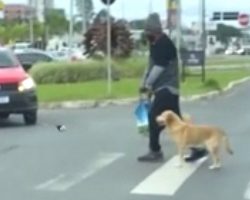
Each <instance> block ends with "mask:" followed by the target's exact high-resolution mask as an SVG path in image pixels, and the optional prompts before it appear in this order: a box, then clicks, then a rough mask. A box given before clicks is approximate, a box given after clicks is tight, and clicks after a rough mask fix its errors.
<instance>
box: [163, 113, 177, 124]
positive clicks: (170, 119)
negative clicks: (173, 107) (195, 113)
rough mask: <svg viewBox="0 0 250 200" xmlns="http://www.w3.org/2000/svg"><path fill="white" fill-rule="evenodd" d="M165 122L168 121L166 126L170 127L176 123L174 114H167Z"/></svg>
mask: <svg viewBox="0 0 250 200" xmlns="http://www.w3.org/2000/svg"><path fill="white" fill-rule="evenodd" d="M165 120H166V124H168V125H170V124H172V123H173V122H174V121H175V116H174V114H173V113H172V112H171V113H170V112H169V113H167V114H166V116H165Z"/></svg>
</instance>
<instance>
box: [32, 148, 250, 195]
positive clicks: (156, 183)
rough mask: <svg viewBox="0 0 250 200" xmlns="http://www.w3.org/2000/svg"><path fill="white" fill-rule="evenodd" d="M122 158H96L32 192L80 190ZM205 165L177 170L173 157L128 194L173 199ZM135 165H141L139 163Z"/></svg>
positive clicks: (248, 189)
mask: <svg viewBox="0 0 250 200" xmlns="http://www.w3.org/2000/svg"><path fill="white" fill-rule="evenodd" d="M125 157H126V154H125V153H120V152H115V153H100V154H97V155H96V156H95V157H94V158H93V159H92V160H90V161H89V162H88V165H87V166H84V167H83V169H82V170H81V171H78V172H77V171H76V172H75V173H73V174H62V173H61V174H58V175H57V176H55V177H52V178H51V179H49V180H44V181H43V182H41V183H38V184H37V185H36V186H35V187H34V188H33V189H34V190H35V191H40V192H41V191H44V192H46V191H53V192H67V191H68V190H70V189H72V188H74V187H76V186H78V187H79V185H81V184H82V183H83V182H87V181H88V180H91V178H93V177H95V176H98V175H99V173H100V172H101V171H104V173H105V170H107V169H108V168H110V167H111V166H112V165H113V164H114V163H117V162H121V161H123V159H124V158H125ZM206 161H208V158H207V157H205V158H203V159H200V160H199V161H197V162H195V163H191V164H185V165H184V166H183V167H181V168H179V167H177V164H178V163H179V158H178V156H173V157H172V158H171V159H169V160H167V161H166V162H165V163H162V164H161V165H160V166H159V167H157V168H156V169H154V170H153V171H151V172H150V173H149V174H148V175H147V176H145V177H143V178H142V179H141V181H139V182H137V183H136V184H135V185H133V186H131V190H130V191H127V192H128V194H129V195H134V196H136V195H137V196H139V195H146V196H148V195H149V196H156V197H157V196H165V197H172V196H175V195H176V194H177V193H178V191H179V190H180V189H181V188H182V186H183V185H184V183H188V181H189V180H191V179H192V176H193V175H194V174H195V173H196V172H197V171H198V170H199V168H200V167H201V166H202V165H203V164H204V163H205V162H206ZM135 162H136V161H135ZM206 164H208V163H206ZM138 165H143V164H141V163H138ZM144 167H145V165H144ZM206 169H207V172H208V173H210V172H211V171H209V170H208V168H207V166H206ZM124 170H127V169H126V166H124ZM128 172H129V170H128ZM218 173H220V172H218ZM243 198H244V200H250V182H249V184H248V186H247V187H246V190H245V193H244V197H243Z"/></svg>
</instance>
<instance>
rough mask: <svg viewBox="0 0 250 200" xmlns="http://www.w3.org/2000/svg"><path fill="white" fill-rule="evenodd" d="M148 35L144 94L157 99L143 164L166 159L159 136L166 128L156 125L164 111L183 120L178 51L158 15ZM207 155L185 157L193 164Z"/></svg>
mask: <svg viewBox="0 0 250 200" xmlns="http://www.w3.org/2000/svg"><path fill="white" fill-rule="evenodd" d="M145 34H146V37H147V39H148V41H149V45H150V49H149V52H150V54H149V67H148V68H147V69H146V71H145V74H144V77H143V82H142V86H141V88H140V93H141V95H145V94H148V93H151V92H152V93H153V95H154V99H153V102H152V105H151V109H150V111H149V149H150V151H149V152H148V153H147V154H145V155H143V156H140V157H139V158H138V160H139V161H141V162H157V161H161V160H163V153H162V151H161V146H160V143H159V139H160V133H161V131H162V130H163V128H164V127H160V126H159V125H158V124H157V122H156V117H157V116H158V115H160V114H161V113H162V112H163V111H165V110H172V111H174V112H175V113H176V114H178V115H179V116H180V117H181V112H180V105H179V70H178V57H177V49H176V47H175V45H174V43H173V42H172V41H171V40H170V38H169V37H168V36H167V35H166V34H165V33H163V30H162V26H161V22H160V17H159V15H158V14H156V13H153V14H150V15H149V17H148V19H147V22H146V26H145ZM204 155H206V151H205V150H203V149H202V150H198V149H192V153H191V155H190V156H189V157H187V158H186V160H187V161H194V160H197V159H199V158H201V157H203V156H204Z"/></svg>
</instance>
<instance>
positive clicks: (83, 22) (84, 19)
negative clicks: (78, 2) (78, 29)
mask: <svg viewBox="0 0 250 200" xmlns="http://www.w3.org/2000/svg"><path fill="white" fill-rule="evenodd" d="M82 4H83V6H82V7H83V10H82V33H83V34H84V33H85V32H86V29H87V26H86V14H85V0H82Z"/></svg>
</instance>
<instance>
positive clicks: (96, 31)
mask: <svg viewBox="0 0 250 200" xmlns="http://www.w3.org/2000/svg"><path fill="white" fill-rule="evenodd" d="M105 16H106V17H107V13H106V11H105V10H102V11H101V12H100V13H98V15H97V16H96V18H95V19H94V23H93V24H92V26H91V27H90V28H89V29H88V31H87V32H86V34H85V40H84V46H85V49H86V54H89V55H90V56H91V55H94V54H95V53H96V52H98V51H101V52H103V53H104V54H106V53H107V48H106V46H107V43H106V42H107V20H106V17H105ZM110 17H111V16H110ZM132 50H133V41H132V39H131V33H130V31H129V26H128V23H127V22H126V21H124V20H115V19H114V18H113V17H111V53H112V55H113V56H116V57H128V56H130V54H131V52H132Z"/></svg>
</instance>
